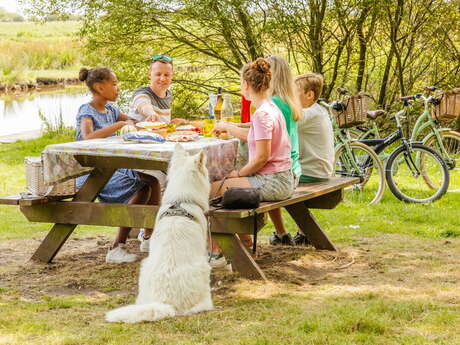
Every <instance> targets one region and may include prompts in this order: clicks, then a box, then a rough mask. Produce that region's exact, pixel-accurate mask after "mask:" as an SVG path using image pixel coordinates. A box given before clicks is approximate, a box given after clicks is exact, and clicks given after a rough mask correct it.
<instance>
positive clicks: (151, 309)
mask: <svg viewBox="0 0 460 345" xmlns="http://www.w3.org/2000/svg"><path fill="white" fill-rule="evenodd" d="M175 315H176V311H175V309H174V307H173V306H171V305H169V304H163V303H149V304H131V305H128V306H126V307H121V308H118V309H114V310H112V311H109V312H108V313H106V314H105V319H106V320H107V321H108V322H127V323H135V322H141V321H157V320H160V319H164V318H166V317H173V316H175Z"/></svg>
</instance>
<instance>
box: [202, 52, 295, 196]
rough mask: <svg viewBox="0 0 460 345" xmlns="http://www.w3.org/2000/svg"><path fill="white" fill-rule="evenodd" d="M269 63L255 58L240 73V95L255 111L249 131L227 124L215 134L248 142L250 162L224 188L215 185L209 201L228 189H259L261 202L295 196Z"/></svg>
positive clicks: (286, 139) (219, 125) (221, 124)
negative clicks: (229, 135) (272, 91)
mask: <svg viewBox="0 0 460 345" xmlns="http://www.w3.org/2000/svg"><path fill="white" fill-rule="evenodd" d="M270 79H271V72H270V63H269V62H268V61H267V60H265V59H263V58H258V59H257V60H256V61H254V62H252V63H249V64H247V65H245V66H244V67H243V69H242V71H241V93H242V94H243V96H244V97H245V98H246V99H248V100H250V101H251V102H252V104H253V105H254V106H255V107H256V111H255V113H254V114H253V115H252V119H251V127H250V128H249V130H248V129H247V128H241V127H238V126H236V125H235V124H232V123H228V122H219V123H217V124H216V126H215V128H214V130H215V131H217V132H220V131H227V132H229V133H230V134H231V135H233V136H235V137H237V138H239V139H240V140H244V141H247V142H248V146H249V161H248V163H247V164H246V165H245V166H244V167H242V168H241V169H240V170H234V171H232V172H231V173H230V175H229V177H228V178H227V180H226V181H225V182H224V184H223V187H222V188H221V189H220V190H219V186H220V184H221V182H220V181H217V182H214V183H213V185H212V188H211V197H213V198H214V197H217V196H220V195H222V194H223V193H224V192H225V190H226V189H227V188H228V187H253V188H259V191H260V196H261V200H262V201H277V200H284V199H287V198H289V197H290V196H291V195H292V193H293V192H294V188H295V187H294V178H293V175H292V172H291V143H290V139H289V136H288V132H287V130H286V122H285V120H284V117H283V115H282V114H281V111H280V110H279V108H278V107H277V106H276V105H275V104H274V103H273V102H272V100H271V97H270V94H269V90H268V89H269V86H270Z"/></svg>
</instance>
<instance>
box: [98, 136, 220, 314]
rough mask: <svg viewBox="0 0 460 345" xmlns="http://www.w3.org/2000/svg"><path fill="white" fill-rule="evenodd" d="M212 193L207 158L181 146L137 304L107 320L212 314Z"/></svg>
mask: <svg viewBox="0 0 460 345" xmlns="http://www.w3.org/2000/svg"><path fill="white" fill-rule="evenodd" d="M209 192H210V184H209V177H208V170H207V168H206V156H205V155H204V153H203V152H200V153H199V154H197V155H189V154H188V153H187V152H186V151H185V150H184V149H183V148H182V146H181V145H179V144H177V145H176V148H175V152H174V155H173V157H172V159H171V162H170V164H169V172H168V185H167V187H166V190H165V193H164V195H163V199H162V202H161V207H160V210H159V212H158V214H157V218H156V222H155V231H154V233H153V235H152V239H151V241H150V252H149V256H148V257H147V258H146V259H145V260H144V261H143V262H142V265H141V271H140V276H139V295H138V296H137V300H136V304H133V305H129V306H126V307H122V308H119V309H115V310H112V311H110V312H108V313H107V314H106V320H107V321H109V322H129V323H133V322H140V321H156V320H159V319H162V318H166V317H173V316H176V315H188V314H192V313H198V312H201V311H205V310H211V309H213V304H212V300H211V287H210V273H211V269H210V266H209V263H208V258H207V220H206V217H205V212H207V211H208V208H209V207H208V198H209Z"/></svg>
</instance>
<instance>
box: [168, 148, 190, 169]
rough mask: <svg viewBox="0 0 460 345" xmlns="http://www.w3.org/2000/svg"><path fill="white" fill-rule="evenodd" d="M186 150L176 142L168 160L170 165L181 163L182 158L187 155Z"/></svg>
mask: <svg viewBox="0 0 460 345" xmlns="http://www.w3.org/2000/svg"><path fill="white" fill-rule="evenodd" d="M188 155H189V154H188V152H187V151H185V149H184V147H183V146H182V145H181V144H179V143H177V144H176V146H174V153H173V155H172V157H171V162H170V164H169V165H170V166H174V165H176V164H182V163H181V162H183V159H184V158H185V157H188Z"/></svg>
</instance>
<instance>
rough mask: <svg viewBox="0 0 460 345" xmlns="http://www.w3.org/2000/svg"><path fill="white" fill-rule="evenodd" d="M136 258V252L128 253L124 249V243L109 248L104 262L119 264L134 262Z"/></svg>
mask: <svg viewBox="0 0 460 345" xmlns="http://www.w3.org/2000/svg"><path fill="white" fill-rule="evenodd" d="M136 260H137V255H136V254H130V253H128V252H127V251H126V250H125V249H124V245H122V244H119V245H118V247H115V248H113V249H109V251H108V252H107V255H106V257H105V262H107V263H111V264H121V263H123V262H134V261H136Z"/></svg>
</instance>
